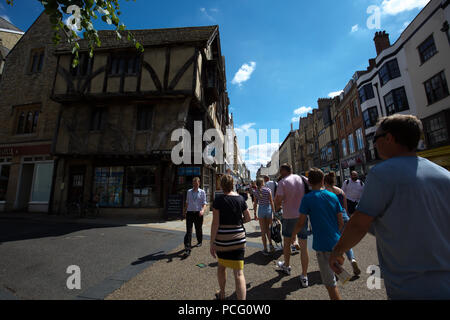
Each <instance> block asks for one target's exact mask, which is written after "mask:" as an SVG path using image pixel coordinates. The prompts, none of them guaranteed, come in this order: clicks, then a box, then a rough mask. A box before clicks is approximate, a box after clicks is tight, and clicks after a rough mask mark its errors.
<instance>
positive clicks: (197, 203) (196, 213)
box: [183, 177, 207, 255]
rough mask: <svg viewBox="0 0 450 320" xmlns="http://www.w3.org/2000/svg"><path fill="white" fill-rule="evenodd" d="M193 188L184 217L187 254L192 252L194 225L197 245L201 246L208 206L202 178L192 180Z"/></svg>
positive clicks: (188, 194)
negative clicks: (201, 185) (204, 218)
mask: <svg viewBox="0 0 450 320" xmlns="http://www.w3.org/2000/svg"><path fill="white" fill-rule="evenodd" d="M192 186H193V188H192V189H190V190H188V192H187V196H186V204H185V206H184V210H183V217H184V218H186V235H185V236H184V247H185V254H186V255H190V254H191V248H192V246H191V241H192V225H195V234H196V236H197V247H201V245H202V240H203V230H202V227H203V214H204V212H205V207H206V204H207V202H206V193H205V191H204V190H202V189H200V178H198V177H196V178H194V179H193V180H192Z"/></svg>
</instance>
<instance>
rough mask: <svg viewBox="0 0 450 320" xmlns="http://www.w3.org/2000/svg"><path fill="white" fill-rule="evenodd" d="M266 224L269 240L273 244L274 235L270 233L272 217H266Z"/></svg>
mask: <svg viewBox="0 0 450 320" xmlns="http://www.w3.org/2000/svg"><path fill="white" fill-rule="evenodd" d="M264 225H265V227H266V235H267V240H268V241H269V245H271V246H272V245H273V244H272V235H271V234H270V226H271V225H272V219H270V218H268V219H264Z"/></svg>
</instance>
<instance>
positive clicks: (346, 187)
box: [342, 171, 364, 216]
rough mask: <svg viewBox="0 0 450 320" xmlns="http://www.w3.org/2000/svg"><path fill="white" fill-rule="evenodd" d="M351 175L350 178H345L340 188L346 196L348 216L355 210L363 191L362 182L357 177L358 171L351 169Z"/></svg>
mask: <svg viewBox="0 0 450 320" xmlns="http://www.w3.org/2000/svg"><path fill="white" fill-rule="evenodd" d="M351 175H352V178H351V179H350V180H345V181H344V184H343V185H342V190H343V191H344V192H345V196H346V197H347V207H348V214H349V215H350V216H351V215H352V214H353V212H355V209H356V206H357V205H358V203H359V200H360V199H361V195H362V193H363V191H364V182H362V181H361V180H359V179H358V172H356V171H352V173H351Z"/></svg>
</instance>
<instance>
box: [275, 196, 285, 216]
mask: <svg viewBox="0 0 450 320" xmlns="http://www.w3.org/2000/svg"><path fill="white" fill-rule="evenodd" d="M283 200H284V199H283V196H282V195H280V194H279V192H277V195H276V196H275V212H279V211H280V210H281V204H282V203H283Z"/></svg>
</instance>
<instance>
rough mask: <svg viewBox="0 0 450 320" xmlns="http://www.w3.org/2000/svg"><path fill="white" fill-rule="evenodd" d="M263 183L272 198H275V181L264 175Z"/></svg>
mask: <svg viewBox="0 0 450 320" xmlns="http://www.w3.org/2000/svg"><path fill="white" fill-rule="evenodd" d="M264 185H265V186H266V187H267V188H269V189H270V191H272V198H273V199H275V192H276V191H277V183H276V182H275V181H271V180H270V178H269V177H268V176H264Z"/></svg>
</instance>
